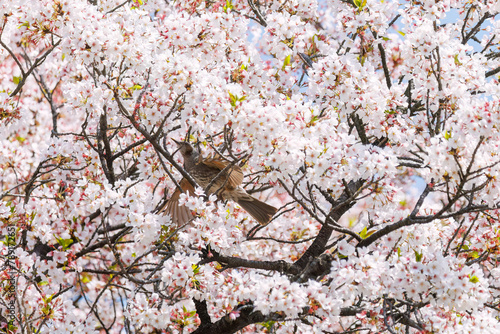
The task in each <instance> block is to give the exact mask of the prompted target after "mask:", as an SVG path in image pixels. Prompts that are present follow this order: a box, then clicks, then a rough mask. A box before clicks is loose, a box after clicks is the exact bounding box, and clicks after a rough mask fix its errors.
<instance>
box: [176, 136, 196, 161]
mask: <svg viewBox="0 0 500 334" xmlns="http://www.w3.org/2000/svg"><path fill="white" fill-rule="evenodd" d="M174 142H175V143H176V144H177V147H178V148H179V151H180V152H181V154H182V156H183V157H187V156H190V155H192V154H193V152H194V148H193V146H192V145H191V144H190V143H188V142H185V141H177V140H175V139H174ZM194 153H196V152H194Z"/></svg>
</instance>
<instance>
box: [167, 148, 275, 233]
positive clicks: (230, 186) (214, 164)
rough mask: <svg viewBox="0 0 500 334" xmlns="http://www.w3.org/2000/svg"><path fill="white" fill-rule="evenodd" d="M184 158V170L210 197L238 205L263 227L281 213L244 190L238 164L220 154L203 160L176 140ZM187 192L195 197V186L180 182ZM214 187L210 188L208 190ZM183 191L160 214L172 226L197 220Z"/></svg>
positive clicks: (187, 182) (178, 191) (175, 195)
mask: <svg viewBox="0 0 500 334" xmlns="http://www.w3.org/2000/svg"><path fill="white" fill-rule="evenodd" d="M174 142H175V143H176V144H177V146H178V148H179V152H180V153H181V155H182V157H183V159H184V169H185V170H186V171H187V172H188V173H189V174H190V175H191V177H192V178H193V179H194V180H195V181H196V183H197V184H198V185H199V186H200V187H202V188H203V189H205V190H206V192H207V194H208V195H211V194H216V195H217V196H218V198H219V199H221V200H230V201H234V202H236V203H238V204H239V205H240V206H241V207H242V208H243V209H244V210H245V211H246V212H248V213H249V214H250V216H252V217H253V218H254V219H255V220H256V221H257V222H258V223H259V224H260V225H262V226H265V225H267V224H269V222H270V221H271V218H272V217H273V216H274V214H275V213H276V212H277V211H278V209H277V208H275V207H274V206H271V205H269V204H267V203H264V202H262V201H260V200H258V199H257V198H255V197H253V196H251V195H250V194H248V193H247V192H246V191H245V189H243V188H242V187H241V183H242V182H243V171H242V170H241V168H240V167H239V166H237V165H231V163H230V162H229V161H227V160H224V159H222V158H221V157H220V156H218V155H216V156H214V157H212V158H203V157H202V155H201V154H200V152H199V151H198V150H196V149H194V147H193V146H192V145H191V144H190V143H188V142H179V141H176V140H174ZM179 186H180V188H181V189H182V190H183V192H187V191H189V194H190V195H193V194H194V188H193V186H192V185H191V183H190V182H189V181H188V180H187V179H186V178H183V179H182V180H181V182H179ZM208 186H210V188H209V189H206V188H207V187H208ZM180 195H181V191H180V190H179V189H176V190H175V191H174V193H173V194H172V197H171V198H170V199H169V200H168V201H167V203H166V204H165V206H164V208H163V209H161V210H160V211H161V212H163V213H167V214H169V215H170V217H171V219H172V223H174V224H176V225H177V226H182V225H184V224H186V223H187V222H189V220H191V219H192V218H194V216H193V213H192V212H191V210H189V209H188V208H187V207H186V206H184V205H179V197H180Z"/></svg>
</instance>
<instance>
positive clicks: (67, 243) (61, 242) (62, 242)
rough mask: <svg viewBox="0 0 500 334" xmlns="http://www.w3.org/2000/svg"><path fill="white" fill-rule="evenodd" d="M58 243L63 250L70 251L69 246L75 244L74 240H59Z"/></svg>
mask: <svg viewBox="0 0 500 334" xmlns="http://www.w3.org/2000/svg"><path fill="white" fill-rule="evenodd" d="M56 239H57V243H58V244H59V245H61V246H62V248H63V250H66V249H68V247H69V246H71V245H72V244H73V239H63V238H57V237H56Z"/></svg>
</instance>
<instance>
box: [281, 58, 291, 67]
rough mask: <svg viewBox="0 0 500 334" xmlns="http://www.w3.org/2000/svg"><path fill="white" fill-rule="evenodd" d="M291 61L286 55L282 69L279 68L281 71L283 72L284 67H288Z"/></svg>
mask: <svg viewBox="0 0 500 334" xmlns="http://www.w3.org/2000/svg"><path fill="white" fill-rule="evenodd" d="M291 59H292V55H288V56H286V58H285V61H284V62H283V67H282V68H281V69H282V70H283V71H284V70H285V67H287V66H288V65H290V60H291Z"/></svg>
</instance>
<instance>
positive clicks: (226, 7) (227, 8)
mask: <svg viewBox="0 0 500 334" xmlns="http://www.w3.org/2000/svg"><path fill="white" fill-rule="evenodd" d="M233 8H234V6H233V2H232V1H231V0H226V4H225V5H224V7H222V9H223V10H224V13H227V12H229V11H231V10H232V9H233Z"/></svg>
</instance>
